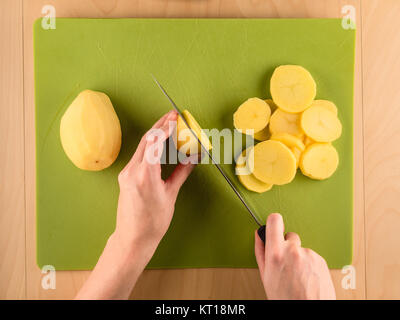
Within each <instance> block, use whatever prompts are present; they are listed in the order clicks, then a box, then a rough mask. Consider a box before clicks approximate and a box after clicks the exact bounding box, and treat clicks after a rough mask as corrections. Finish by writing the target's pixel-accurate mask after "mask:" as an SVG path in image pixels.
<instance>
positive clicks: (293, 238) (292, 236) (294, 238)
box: [285, 232, 301, 247]
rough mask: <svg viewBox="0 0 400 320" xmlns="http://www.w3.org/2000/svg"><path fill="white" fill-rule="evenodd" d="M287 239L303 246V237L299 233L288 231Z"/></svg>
mask: <svg viewBox="0 0 400 320" xmlns="http://www.w3.org/2000/svg"><path fill="white" fill-rule="evenodd" d="M285 240H286V241H288V242H291V243H293V244H295V245H296V246H299V247H301V239H300V237H299V235H298V234H297V233H295V232H288V233H286V235H285Z"/></svg>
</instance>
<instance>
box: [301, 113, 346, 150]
mask: <svg viewBox="0 0 400 320" xmlns="http://www.w3.org/2000/svg"><path fill="white" fill-rule="evenodd" d="M300 123H301V128H302V129H303V131H304V132H305V134H306V135H307V136H308V137H310V138H311V139H313V140H315V141H317V142H331V141H334V140H336V139H337V138H339V137H340V135H341V133H342V124H341V123H340V121H339V119H338V117H337V116H336V115H335V114H334V113H333V112H332V111H329V110H327V109H326V108H324V107H321V106H312V107H310V108H308V109H307V110H306V111H304V112H303V114H302V116H301V121H300Z"/></svg>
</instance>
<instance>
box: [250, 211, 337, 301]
mask: <svg viewBox="0 0 400 320" xmlns="http://www.w3.org/2000/svg"><path fill="white" fill-rule="evenodd" d="M283 234H284V224H283V219H282V216H281V215H280V214H276V213H275V214H271V215H269V217H268V220H267V224H266V237H265V239H266V242H265V246H264V243H263V242H262V241H261V239H260V238H259V236H258V235H257V232H256V233H255V254H256V259H257V264H258V268H259V270H260V275H261V280H262V282H263V284H264V289H265V292H266V294H267V297H268V299H271V300H277V299H279V300H280V299H283V300H286V299H294V300H303V299H323V300H325V299H336V294H335V288H334V286H333V283H332V279H331V276H330V273H329V269H328V266H327V264H326V262H325V260H324V259H323V258H322V257H321V256H320V255H318V254H317V253H316V252H314V251H313V250H311V249H306V248H302V247H301V241H300V237H299V236H298V235H297V234H296V233H293V232H288V233H287V234H286V235H285V237H284V236H283Z"/></svg>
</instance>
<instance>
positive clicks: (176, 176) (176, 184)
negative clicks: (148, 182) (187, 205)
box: [166, 163, 196, 196]
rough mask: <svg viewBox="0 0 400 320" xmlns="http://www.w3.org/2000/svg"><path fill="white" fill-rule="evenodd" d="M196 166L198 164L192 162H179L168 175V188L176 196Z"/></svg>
mask: <svg viewBox="0 0 400 320" xmlns="http://www.w3.org/2000/svg"><path fill="white" fill-rule="evenodd" d="M195 166H196V165H195V164H192V163H188V164H183V163H179V164H178V165H177V166H176V168H175V170H174V171H173V172H172V173H171V175H170V176H169V177H168V179H167V181H166V184H167V185H168V189H169V190H171V191H172V192H173V194H174V195H175V196H176V195H177V194H178V192H179V190H180V188H181V186H182V185H183V183H184V182H185V181H186V179H187V177H188V176H189V175H190V173H191V172H192V170H193V169H194V167H195Z"/></svg>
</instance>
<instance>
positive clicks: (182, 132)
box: [175, 110, 212, 155]
mask: <svg viewBox="0 0 400 320" xmlns="http://www.w3.org/2000/svg"><path fill="white" fill-rule="evenodd" d="M182 115H183V116H184V118H185V120H186V121H187V123H188V124H189V126H190V128H191V129H192V130H193V132H194V133H195V134H196V136H197V137H199V139H200V141H201V143H202V144H203V145H204V146H205V147H206V148H207V150H210V149H211V148H212V145H211V142H210V140H209V139H208V137H207V135H206V134H205V133H204V131H203V130H202V129H201V127H200V125H199V124H198V123H197V121H196V119H195V118H194V117H193V116H192V115H191V114H190V112H189V111H187V110H184V111H182ZM176 136H177V141H175V144H176V149H177V150H178V151H180V152H182V153H185V154H187V155H194V154H199V153H201V152H202V148H201V145H200V144H199V141H198V140H197V138H196V137H195V136H194V135H193V133H192V131H191V130H190V129H189V128H188V126H187V125H186V123H185V122H184V121H183V120H182V118H181V117H178V120H177V124H176Z"/></svg>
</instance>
